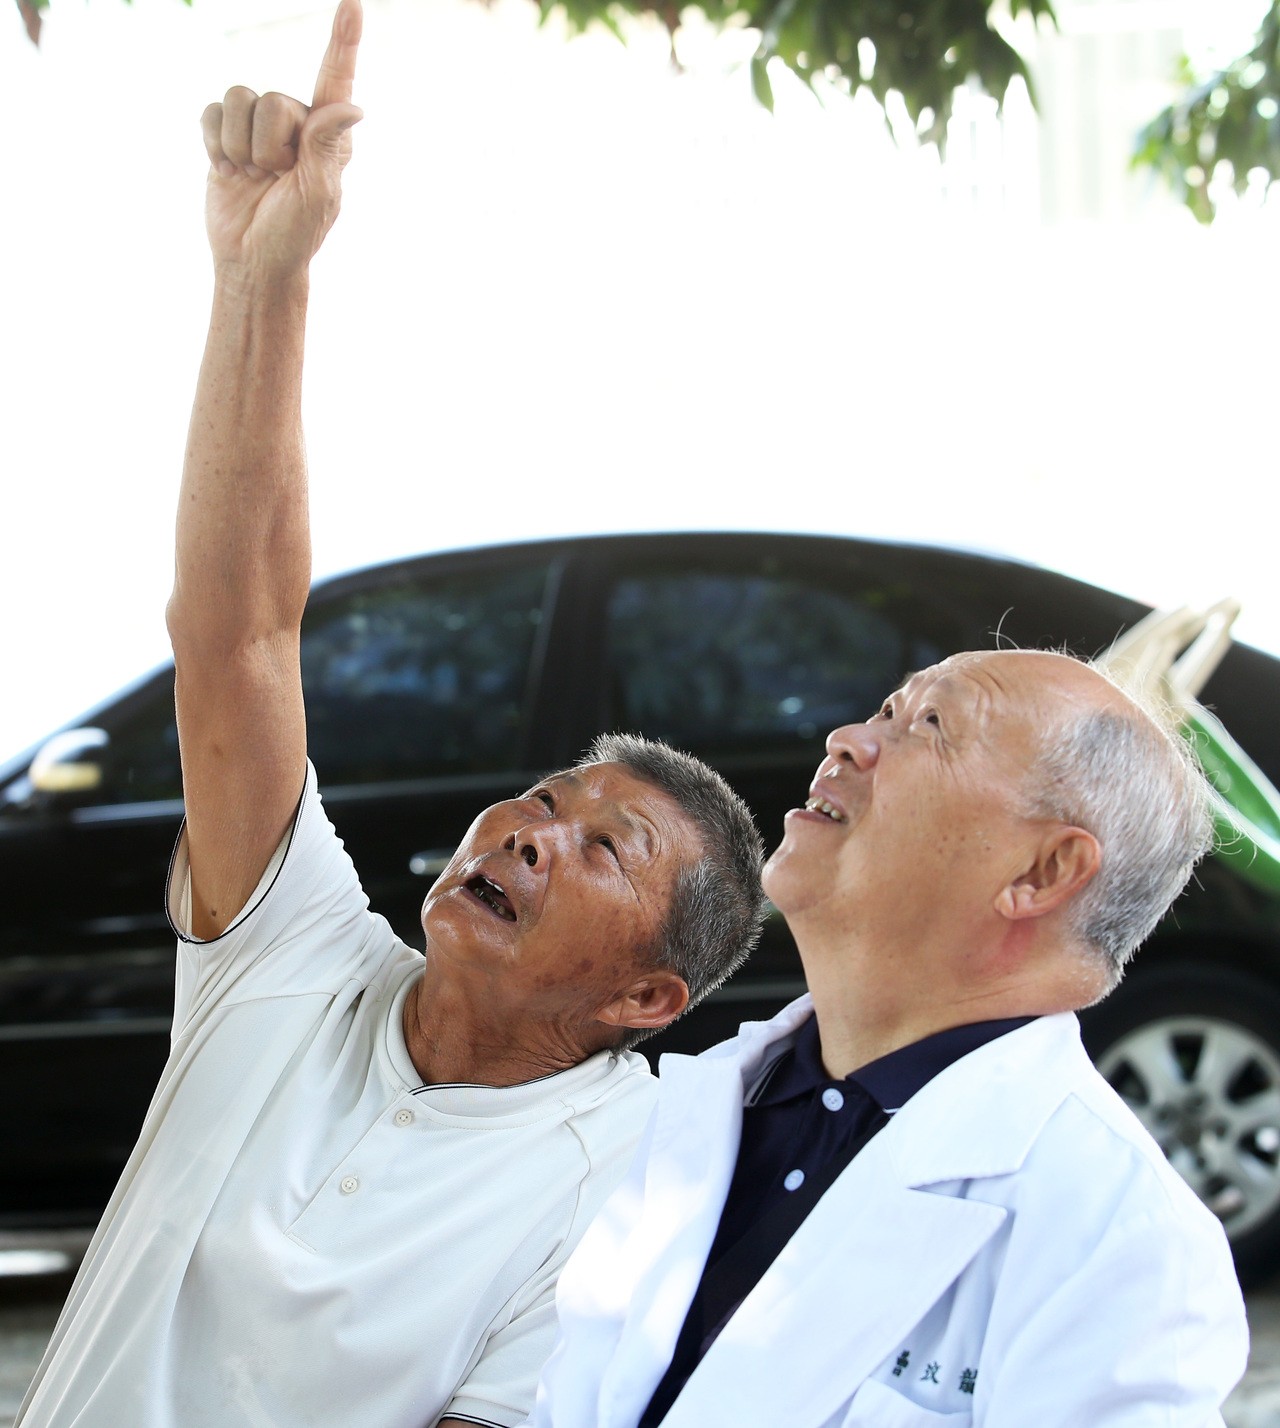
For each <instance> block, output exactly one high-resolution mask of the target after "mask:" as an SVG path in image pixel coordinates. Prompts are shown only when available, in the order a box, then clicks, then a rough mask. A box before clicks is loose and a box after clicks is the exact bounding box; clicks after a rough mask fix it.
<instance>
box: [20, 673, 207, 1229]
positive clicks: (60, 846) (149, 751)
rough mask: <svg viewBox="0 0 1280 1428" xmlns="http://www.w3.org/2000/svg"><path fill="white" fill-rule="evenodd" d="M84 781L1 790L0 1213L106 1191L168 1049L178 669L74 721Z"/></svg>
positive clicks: (69, 1206) (35, 1218) (26, 783)
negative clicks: (82, 737) (81, 739)
mask: <svg viewBox="0 0 1280 1428" xmlns="http://www.w3.org/2000/svg"><path fill="white" fill-rule="evenodd" d="M81 723H82V724H83V725H86V726H89V727H91V728H92V729H94V730H95V731H97V732H96V735H95V738H96V739H97V745H96V747H95V748H94V750H93V766H94V768H95V769H96V770H97V774H98V781H97V783H96V784H95V786H93V787H91V788H86V789H84V790H80V791H68V792H66V793H58V794H42V793H40V792H38V791H36V790H35V789H33V788H32V786H31V782H30V779H29V778H28V777H27V775H26V773H25V772H24V771H22V770H19V771H18V772H17V773H16V774H15V775H14V776H13V777H11V778H9V779H8V780H6V781H5V783H4V784H3V786H2V787H0V869H2V870H3V907H4V914H5V915H4V923H3V931H2V932H0V1083H2V1084H3V1085H4V1086H5V1087H6V1094H5V1096H4V1097H3V1098H2V1099H0V1145H3V1146H4V1147H5V1153H4V1155H3V1156H0V1224H2V1225H6V1226H12V1227H20V1226H22V1225H25V1224H28V1223H38V1224H58V1223H62V1222H67V1223H83V1221H84V1220H85V1219H86V1217H88V1216H91V1215H92V1214H93V1213H96V1210H97V1209H98V1208H100V1207H101V1205H102V1204H103V1203H105V1201H106V1199H107V1197H108V1195H109V1194H110V1192H111V1188H112V1186H113V1185H114V1184H115V1181H116V1178H117V1176H118V1175H119V1173H120V1168H121V1166H122V1165H123V1164H124V1161H125V1159H126V1157H127V1156H128V1153H129V1151H130V1149H131V1148H132V1146H133V1142H134V1140H135V1139H136V1137H137V1133H138V1127H139V1125H140V1123H141V1120H142V1115H143V1112H144V1110H145V1108H146V1105H147V1102H148V1101H149V1100H150V1097H151V1092H152V1090H153V1089H154V1087H155V1082H156V1078H157V1077H158V1075H159V1073H160V1069H161V1067H162V1066H163V1064H164V1059H165V1056H166V1054H167V1051H168V1033H169V1022H170V1019H171V1017H172V1010H173V968H174V940H173V936H172V934H171V932H170V931H169V926H168V923H167V921H166V918H165V914H164V900H163V886H164V877H165V869H166V868H167V866H168V862H169V856H170V853H171V852H172V849H173V842H174V837H175V835H176V833H177V830H178V827H179V824H180V821H181V817H182V804H181V796H180V795H181V787H180V777H179V772H178V748H177V734H176V730H175V728H174V714H173V672H172V670H171V669H166V670H161V671H160V672H158V673H157V674H155V675H154V676H151V677H149V678H148V679H146V680H144V681H142V682H141V683H140V685H139V686H137V687H136V688H135V689H133V690H130V691H128V692H126V693H125V694H124V695H123V696H121V697H120V698H118V699H116V700H114V701H112V702H111V703H110V704H109V705H106V706H104V707H103V708H101V709H99V710H96V711H94V712H93V713H91V714H89V715H88V716H86V718H85V719H84V720H83V721H81Z"/></svg>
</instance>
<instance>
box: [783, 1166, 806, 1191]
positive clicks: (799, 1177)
mask: <svg viewBox="0 0 1280 1428" xmlns="http://www.w3.org/2000/svg"><path fill="white" fill-rule="evenodd" d="M803 1184H804V1171H803V1170H792V1171H789V1172H788V1173H787V1178H786V1179H785V1180H784V1181H783V1182H782V1185H783V1189H785V1190H799V1188H800V1187H801V1186H802V1185H803Z"/></svg>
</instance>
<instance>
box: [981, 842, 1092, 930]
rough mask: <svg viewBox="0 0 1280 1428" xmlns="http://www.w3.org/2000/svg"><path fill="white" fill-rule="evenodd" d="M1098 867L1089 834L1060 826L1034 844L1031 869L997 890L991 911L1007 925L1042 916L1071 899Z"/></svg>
mask: <svg viewBox="0 0 1280 1428" xmlns="http://www.w3.org/2000/svg"><path fill="white" fill-rule="evenodd" d="M1101 866H1102V849H1101V848H1100V847H1099V846H1098V840H1097V839H1096V838H1095V837H1094V836H1093V834H1092V833H1086V832H1085V830H1084V829H1083V828H1069V827H1064V826H1062V825H1061V824H1060V825H1058V826H1057V827H1056V828H1054V829H1052V830H1051V831H1050V832H1049V833H1048V834H1046V836H1045V837H1044V838H1043V839H1042V840H1041V841H1040V843H1039V844H1038V845H1037V847H1036V850H1035V861H1034V862H1033V863H1032V864H1031V866H1030V867H1029V868H1027V869H1026V871H1025V872H1023V873H1021V874H1019V875H1018V877H1016V878H1014V880H1013V881H1012V882H1010V883H1008V884H1006V885H1005V886H1004V887H1003V888H1001V889H1000V892H999V893H998V894H997V896H996V901H995V909H996V911H997V912H998V913H999V914H1000V916H1001V917H1004V918H1007V919H1008V920H1009V921H1010V922H1020V921H1022V920H1023V919H1024V918H1028V917H1043V916H1044V915H1045V914H1046V913H1049V912H1053V911H1054V910H1055V909H1056V908H1059V907H1061V906H1062V905H1063V903H1065V902H1067V901H1068V900H1069V899H1070V898H1073V897H1074V896H1075V895H1076V893H1078V892H1079V891H1080V890H1081V888H1083V887H1084V886H1085V884H1086V883H1087V882H1088V881H1089V880H1090V879H1091V878H1092V877H1093V875H1094V874H1095V873H1096V872H1097V871H1098V869H1099V868H1100V867H1101Z"/></svg>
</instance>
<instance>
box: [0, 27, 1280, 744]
mask: <svg viewBox="0 0 1280 1428" xmlns="http://www.w3.org/2000/svg"><path fill="white" fill-rule="evenodd" d="M1147 8H1148V9H1152V10H1162V12H1166V18H1167V12H1169V10H1170V5H1169V4H1166V5H1164V6H1163V7H1162V6H1161V5H1159V4H1156V5H1155V6H1151V5H1148V6H1147ZM1174 8H1175V9H1176V8H1178V7H1176V6H1174ZM1212 8H1213V10H1214V14H1215V16H1218V17H1220V18H1222V20H1223V29H1222V31H1221V32H1217V33H1216V38H1219V39H1220V40H1221V41H1222V43H1223V44H1225V45H1227V46H1228V48H1229V47H1230V46H1231V45H1233V44H1235V43H1236V42H1237V41H1238V40H1240V39H1241V38H1244V39H1245V41H1246V43H1247V35H1248V31H1249V28H1250V26H1251V25H1252V23H1254V22H1255V21H1256V19H1257V13H1255V12H1260V11H1261V8H1262V7H1261V5H1260V4H1257V3H1250V4H1243V3H1233V4H1231V5H1224V6H1215V7H1212ZM1181 9H1182V10H1185V9H1186V6H1182V7H1181ZM1059 10H1060V13H1063V14H1064V18H1066V19H1069V18H1070V12H1071V11H1072V0H1064V3H1061V4H1060V6H1059ZM1200 13H1201V14H1202V15H1203V13H1204V12H1203V10H1202V11H1200ZM1242 17H1244V19H1245V20H1247V22H1248V23H1246V24H1244V27H1243V29H1241V28H1240V26H1241V23H1242ZM1157 18H1160V17H1157ZM1228 18H1229V19H1231V21H1232V23H1233V25H1234V28H1231V27H1229V26H1227V25H1226V20H1227V19H1228ZM328 21H329V10H328V7H327V6H325V7H323V8H322V7H318V6H315V5H314V4H312V3H310V0H296V3H294V4H292V5H290V4H287V3H283V0H197V4H196V6H195V8H194V9H191V10H188V9H187V8H186V7H184V6H183V5H182V4H180V3H179V0H135V4H134V5H133V6H131V7H130V6H125V5H123V4H121V3H118V0H87V3H83V4H81V3H75V0H54V3H53V5H52V8H51V10H50V11H49V12H48V18H47V21H46V26H45V37H44V40H43V42H42V46H41V49H40V50H39V51H36V50H34V49H33V48H32V47H31V46H30V45H29V43H28V42H27V40H26V38H25V36H24V34H23V33H22V30H21V26H20V22H19V20H18V17H17V14H16V11H14V10H13V9H12V6H4V5H0V121H2V123H3V133H4V135H5V162H4V171H3V178H2V180H0V182H2V183H3V188H2V189H0V192H2V193H3V199H2V200H0V202H2V203H3V213H4V221H3V223H2V224H0V339H2V340H0V392H2V393H3V397H2V399H0V400H2V402H3V409H2V411H0V416H2V418H3V420H2V421H0V480H2V483H3V501H2V503H0V540H2V546H0V613H2V618H3V622H4V625H3V628H4V645H3V649H4V658H3V661H0V756H3V755H6V754H9V753H12V752H15V751H16V750H17V749H18V748H20V747H21V746H23V745H25V744H26V743H28V742H32V741H34V740H36V739H38V738H39V737H41V736H42V735H43V734H45V733H47V732H49V731H51V730H52V728H53V727H55V726H56V725H58V724H61V723H64V722H66V721H67V720H69V719H71V718H73V717H74V716H75V715H76V714H77V713H78V712H80V711H81V710H82V709H84V708H87V707H88V706H89V705H90V704H92V703H94V702H95V701H96V700H98V699H99V698H101V697H104V696H106V695H107V694H109V693H110V692H111V691H113V690H114V689H115V688H117V687H118V686H119V685H121V684H123V683H125V682H126V681H128V680H130V679H131V678H133V677H134V676H135V675H137V674H140V673H142V672H143V671H144V670H145V669H146V668H148V667H149V666H151V665H152V664H154V663H156V662H158V661H159V660H160V659H162V658H163V657H164V656H165V654H166V649H167V647H166V640H165V635H164V627H163V605H164V600H165V598H166V595H167V591H168V585H169V579H170V571H171V543H172V511H173V506H174V497H175V492H176V486H177V479H178V473H179V469H180V463H181V456H182V448H183V442H184V436H185V428H186V419H187V412H188V409H189V403H190V396H191V390H192V386H193V382H194V378H195V372H196V368H197V364H198V361H199V354H200V348H201V345H202V341H203V331H204V321H205V315H206V311H207V302H208V296H209V277H208V263H207V258H206V256H205V250H204V240H203V227H202V213H201V205H202V191H203V185H204V172H205V166H204V162H203V155H202V149H201V144H200V136H199V127H198V119H199V115H200V112H201V110H202V109H203V107H204V105H205V104H206V103H207V102H208V100H209V99H212V98H217V97H219V96H220V95H221V93H222V92H223V90H225V89H226V88H227V87H228V86H229V85H230V84H233V83H246V84H249V85H251V86H252V87H254V88H257V89H260V90H261V89H268V88H278V89H285V90H288V91H291V92H293V93H296V94H299V95H301V96H302V97H304V98H306V97H309V95H310V90H311V85H312V81H313V77H314V71H315V66H316V63H317V61H318V59H319V56H320V54H321V52H322V51H323V48H324V43H325V37H326V34H327V29H328ZM1163 22H1164V21H1163V19H1162V20H1161V23H1163ZM1068 28H1069V26H1068ZM1214 37H1215V36H1211V37H1210V38H1214ZM1193 38H1194V36H1193ZM1202 38H1203V37H1202ZM1040 43H1041V44H1042V45H1043V44H1047V43H1049V41H1048V40H1047V39H1045V38H1042V40H1041V42H1040ZM1033 48H1034V46H1033ZM750 49H751V42H750V38H749V37H748V36H745V35H742V34H730V35H728V36H725V37H722V38H721V39H719V40H715V39H714V38H713V37H712V36H710V35H709V34H708V33H706V32H705V30H700V29H699V28H698V27H697V26H696V25H694V24H692V23H691V25H690V28H689V31H688V33H687V34H686V35H685V36H683V37H682V58H683V59H684V60H685V61H686V67H685V69H684V71H683V72H677V71H676V70H675V69H674V68H673V66H672V65H671V63H670V60H669V57H668V49H667V41H666V37H665V34H664V33H663V32H662V31H660V30H659V29H657V28H656V27H652V28H650V27H645V26H638V27H636V30H635V33H634V35H633V37H632V41H631V44H630V45H629V46H628V47H627V48H623V47H622V46H620V45H619V44H618V43H617V41H615V40H614V39H613V38H611V37H609V36H607V35H605V34H603V33H601V34H598V35H597V34H590V35H588V36H586V37H582V38H577V39H572V40H570V39H567V38H566V37H565V36H564V34H563V33H562V31H561V29H560V28H559V27H558V26H556V25H554V24H552V25H549V26H548V27H546V28H545V29H541V30H539V29H538V28H537V25H536V11H535V10H534V8H533V6H532V5H531V4H529V3H528V0H495V3H494V4H493V5H492V6H490V7H489V8H485V7H484V6H482V5H481V4H479V3H477V2H476V0H372V2H371V3H370V5H369V7H368V11H367V16H366V35H365V45H364V49H363V52H362V56H361V69H360V75H359V80H358V86H357V93H356V99H357V101H358V102H360V103H361V104H362V105H363V106H364V108H365V111H366V119H365V121H364V123H363V124H361V125H360V126H359V128H358V129H357V130H356V135H355V137H356V155H355V159H354V160H353V163H352V165H351V167H350V168H349V169H348V171H347V172H348V182H347V196H346V202H345V208H344V213H343V216H342V218H341V220H340V222H339V224H338V227H337V228H336V229H335V230H334V232H333V234H332V235H331V237H330V240H329V244H328V245H327V247H326V249H325V251H324V252H323V253H322V254H321V256H320V258H319V259H318V260H317V262H316V265H315V273H314V284H313V293H314V298H313V309H312V311H313V316H312V327H311V338H310V342H309V348H308V370H307V387H306V424H307V430H308V446H309V452H310V460H311V471H312V487H313V512H314V523H315V532H316V573H317V575H320V574H324V573H328V572H331V571H334V570H338V569H344V568H347V567H350V566H352V565H356V564H360V563H363V562H365V561H370V560H378V559H383V558H389V557H392V556H395V555H400V554H404V553H409V552H413V551H418V550H428V549H434V548H439V547H444V546H457V545H469V544H477V543H483V542H488V541H491V540H499V539H510V538H521V537H526V536H528V537H533V536H539V535H544V534H553V533H560V532H568V531H579V530H616V529H657V528H668V529H676V528H688V529H716V528H741V527H761V528H770V527H777V528H790V529H799V530H813V531H823V532H843V533H849V534H871V535H888V536H894V537H903V538H908V539H913V540H924V541H943V542H949V543H956V544H961V545H966V546H970V547H977V548H980V549H987V550H999V551H1001V552H1005V553H1008V554H1012V555H1014V556H1017V557H1020V558H1022V559H1026V560H1032V561H1036V562H1040V563H1042V564H1045V565H1049V566H1053V567H1056V568H1059V569H1063V570H1066V571H1067V572H1069V573H1071V574H1073V575H1077V576H1080V577H1083V578H1085V579H1089V580H1093V581H1095V582H1097V583H1099V584H1104V585H1108V586H1111V587H1113V588H1115V589H1119V590H1123V591H1124V592H1126V593H1128V594H1132V595H1136V596H1138V597H1140V598H1143V599H1146V600H1149V601H1151V602H1153V603H1157V604H1180V603H1183V602H1186V601H1192V602H1196V601H1199V602H1207V601H1209V600H1212V599H1214V598H1216V597H1218V596H1219V595H1222V594H1228V593H1230V594H1235V595H1237V596H1238V597H1240V598H1241V599H1242V600H1243V601H1244V603H1245V614H1244V616H1243V617H1242V620H1241V622H1240V624H1239V626H1238V627H1237V628H1238V633H1239V634H1240V635H1241V636H1242V637H1243V638H1246V639H1249V640H1251V641H1252V642H1254V643H1257V644H1260V645H1262V646H1263V647H1265V648H1269V649H1271V650H1273V651H1280V588H1278V586H1277V581H1276V579H1275V575H1274V554H1273V553H1274V550H1275V548H1276V532H1275V524H1276V522H1275V509H1276V504H1277V503H1276V500H1275V476H1276V463H1275V450H1276V446H1275V437H1274V430H1273V427H1274V417H1273V412H1274V402H1275V384H1276V374H1275V352H1274V333H1275V331H1276V330H1277V326H1278V324H1277V321H1276V318H1277V312H1276V304H1277V298H1276V290H1277V285H1276V283H1275V278H1274V275H1275V271H1276V266H1277V252H1278V240H1280V227H1278V224H1277V221H1276V210H1277V209H1280V203H1274V202H1273V203H1272V204H1271V205H1270V206H1269V208H1264V209H1259V208H1258V206H1257V205H1254V204H1243V205H1237V206H1234V207H1232V208H1231V209H1230V211H1229V212H1228V213H1227V214H1226V215H1225V216H1224V218H1223V219H1222V220H1221V221H1220V223H1219V224H1218V225H1217V226H1216V227H1215V228H1214V229H1213V230H1212V231H1209V232H1204V231H1201V230H1199V229H1197V228H1196V226H1195V224H1194V223H1193V222H1192V221H1191V220H1190V218H1189V217H1187V216H1186V215H1185V214H1183V213H1182V212H1181V211H1179V210H1178V209H1177V208H1176V207H1175V206H1174V205H1173V203H1172V202H1171V201H1169V200H1167V199H1165V198H1164V197H1163V195H1161V194H1160V193H1159V191H1158V190H1157V189H1156V188H1155V187H1154V186H1153V185H1152V183H1151V181H1150V180H1148V179H1145V178H1141V177H1133V178H1128V177H1116V183H1117V184H1120V185H1128V186H1130V188H1131V189H1132V191H1133V192H1138V190H1141V194H1140V195H1139V196H1140V198H1141V201H1140V202H1137V203H1136V204H1128V205H1126V207H1125V212H1124V214H1123V216H1122V217H1115V216H1109V215H1108V214H1107V213H1105V212H1104V213H1101V214H1095V215H1093V216H1091V217H1085V218H1080V219H1078V220H1076V221H1060V222H1058V223H1057V224H1056V225H1055V226H1048V225H1046V224H1044V223H1043V222H1042V221H1041V220H1040V217H1039V214H1040V212H1041V211H1042V205H1041V203H1040V201H1039V192H1040V186H1041V185H1044V184H1049V183H1053V182H1054V174H1053V172H1052V165H1051V164H1050V166H1049V167H1048V168H1046V166H1045V161H1044V157H1043V155H1044V152H1045V150H1044V147H1043V144H1042V142H1041V141H1040V140H1038V139H1037V135H1036V130H1035V127H1034V122H1033V120H1032V119H1031V116H1030V111H1029V109H1028V107H1027V105H1026V103H1025V99H1024V98H1022V97H1021V96H1020V95H1014V96H1013V97H1012V98H1011V102H1010V106H1009V119H1010V122H1009V124H1008V125H1007V126H1006V136H1005V150H1004V152H1003V155H1002V156H1000V155H998V156H997V159H996V161H995V162H996V165H997V168H998V169H999V172H998V173H997V175H996V185H995V189H994V190H993V188H992V185H991V181H990V175H989V174H988V175H987V177H986V178H984V177H983V175H982V174H981V173H979V172H977V170H978V169H979V168H981V163H982V161H983V151H982V145H981V144H979V145H978V148H977V149H976V150H975V157H974V158H973V161H972V163H971V164H970V170H972V171H970V170H966V169H965V168H964V164H963V163H962V159H963V155H961V156H960V157H953V160H952V162H951V163H950V164H949V166H948V169H947V170H945V171H944V170H940V169H939V166H938V163H937V160H936V157H935V156H933V155H932V154H929V153H919V152H913V151H912V150H911V149H910V147H907V148H902V149H895V148H894V147H893V146H892V145H891V144H890V143H888V141H887V140H886V139H885V137H884V135H883V125H882V123H881V121H880V120H879V118H878V116H877V115H876V114H875V113H874V111H873V109H872V107H871V106H869V105H864V104H862V103H860V102H859V103H850V102H848V101H846V100H844V99H841V98H838V97H837V98H834V99H833V100H832V101H831V102H829V103H828V105H827V106H826V107H825V108H824V107H822V106H820V105H819V104H818V103H816V102H815V101H814V100H813V99H812V98H811V97H809V96H808V95H807V94H805V93H804V92H803V91H801V90H800V89H799V87H798V86H794V85H789V84H787V83H785V82H784V81H785V79H786V77H785V76H780V77H778V78H777V80H776V88H777V90H778V113H777V116H776V117H774V118H770V117H769V116H768V115H767V114H765V113H764V112H763V111H762V110H761V109H760V108H759V107H758V106H756V105H755V103H754V101H753V100H752V98H751V95H750V88H749V83H748V80H747V75H746V71H745V68H744V67H743V64H742V60H743V59H744V57H745V55H747V54H749V52H750ZM1163 97H1164V96H1163V94H1162V93H1161V92H1158V91H1155V90H1153V91H1152V92H1151V93H1150V94H1149V95H1146V94H1144V95H1143V99H1142V104H1143V106H1145V107H1146V109H1147V111H1148V112H1154V110H1155V108H1157V107H1158V106H1159V103H1160V102H1163ZM1148 101H1149V103H1148ZM1042 138H1043V136H1041V139H1042ZM1123 139H1124V146H1125V147H1127V144H1128V136H1127V134H1126V135H1125V136H1123ZM1059 140H1061V136H1059ZM955 148H956V146H955V145H953V150H954V149H955ZM1063 151H1064V146H1063V144H1062V143H1061V142H1059V144H1058V152H1059V153H1061V152H1063ZM1118 172H1119V171H1118V170H1117V173H1118ZM1113 177H1115V176H1113ZM970 180H972V183H970ZM966 185H968V187H967V188H966ZM984 185H985V186H984ZM1133 186H1137V187H1136V188H1133ZM992 192H996V194H997V197H996V200H995V201H992V200H991V199H990V195H991V193H992ZM966 193H967V194H968V195H969V197H968V198H967V199H966V197H965V195H966ZM975 193H976V194H977V195H978V198H977V199H974V198H973V194H975ZM957 194H959V195H960V196H959V198H958V197H957ZM1135 215H1136V216H1135ZM1268 334H1270V335H1271V337H1272V343H1271V344H1270V345H1268V344H1267V343H1266V342H1265V341H1264V337H1265V336H1266V335H1268Z"/></svg>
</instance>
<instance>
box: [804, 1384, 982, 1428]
mask: <svg viewBox="0 0 1280 1428" xmlns="http://www.w3.org/2000/svg"><path fill="white" fill-rule="evenodd" d="M972 1422H973V1414H972V1413H937V1412H935V1411H934V1410H933V1409H932V1408H924V1407H922V1406H921V1405H920V1404H919V1403H913V1402H912V1401H911V1399H909V1398H907V1397H905V1396H904V1395H903V1394H901V1393H895V1392H894V1390H893V1389H891V1388H890V1387H889V1386H888V1385H887V1384H883V1383H879V1382H877V1381H876V1380H875V1379H873V1378H869V1379H867V1381H866V1382H865V1383H863V1384H862V1385H861V1386H860V1387H859V1388H858V1391H857V1393H855V1394H854V1395H853V1397H852V1398H851V1399H850V1400H849V1406H848V1408H847V1409H845V1413H844V1417H843V1418H841V1417H840V1416H839V1415H838V1414H837V1416H836V1417H835V1418H834V1419H832V1420H831V1428H837V1425H838V1428H969V1425H970V1424H971V1423H972Z"/></svg>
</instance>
